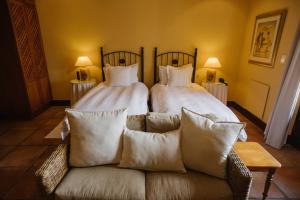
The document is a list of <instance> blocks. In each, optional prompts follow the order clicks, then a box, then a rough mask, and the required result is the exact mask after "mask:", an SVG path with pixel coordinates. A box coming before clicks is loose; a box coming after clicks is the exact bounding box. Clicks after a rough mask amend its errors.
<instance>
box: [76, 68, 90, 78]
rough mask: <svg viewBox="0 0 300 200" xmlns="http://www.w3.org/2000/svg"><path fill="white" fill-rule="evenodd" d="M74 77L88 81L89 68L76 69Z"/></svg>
mask: <svg viewBox="0 0 300 200" xmlns="http://www.w3.org/2000/svg"><path fill="white" fill-rule="evenodd" d="M76 78H77V80H79V81H88V80H89V79H90V73H89V70H88V69H86V68H80V69H78V70H77V71H76Z"/></svg>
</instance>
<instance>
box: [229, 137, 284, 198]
mask: <svg viewBox="0 0 300 200" xmlns="http://www.w3.org/2000/svg"><path fill="white" fill-rule="evenodd" d="M234 151H235V152H236V153H237V154H238V155H239V157H240V159H241V160H242V161H243V162H244V163H245V165H246V166H247V167H248V169H249V170H250V171H261V172H264V171H267V172H268V174H267V177H266V182H265V188H264V192H263V199H266V198H267V196H268V191H269V188H270V185H271V181H272V179H273V175H274V173H275V172H276V169H277V168H280V167H281V164H280V162H278V161H277V160H276V159H275V158H274V157H273V156H272V155H271V154H270V153H269V152H268V151H267V150H265V149H264V148H263V147H262V146H261V145H260V144H258V143H257V142H237V143H236V144H235V145H234Z"/></svg>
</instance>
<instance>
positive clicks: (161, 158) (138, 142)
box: [119, 129, 186, 172]
mask: <svg viewBox="0 0 300 200" xmlns="http://www.w3.org/2000/svg"><path fill="white" fill-rule="evenodd" d="M119 166H120V167H125V168H133V169H143V170H150V171H177V172H186V171H185V168H184V165H183V163H182V159H181V152H180V131H179V129H177V130H175V131H170V132H166V133H150V132H142V131H133V130H129V129H126V130H125V131H124V136H123V153H122V160H121V162H120V165H119Z"/></svg>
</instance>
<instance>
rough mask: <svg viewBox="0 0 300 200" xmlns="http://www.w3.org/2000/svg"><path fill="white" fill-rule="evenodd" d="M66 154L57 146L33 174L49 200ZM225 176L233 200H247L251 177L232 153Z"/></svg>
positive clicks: (65, 149) (65, 148)
mask: <svg viewBox="0 0 300 200" xmlns="http://www.w3.org/2000/svg"><path fill="white" fill-rule="evenodd" d="M68 152H69V151H68V145H67V144H61V145H59V146H58V147H57V148H56V150H55V151H54V152H53V153H52V154H51V155H50V157H49V158H48V159H47V160H46V161H45V162H44V163H43V165H42V166H41V167H40V168H39V169H38V170H37V171H36V173H35V175H36V177H37V179H38V184H39V186H40V188H41V190H42V192H43V193H44V194H45V195H46V196H47V197H48V198H49V199H54V195H53V193H54V191H55V188H56V187H57V185H58V184H59V183H60V182H61V180H62V179H63V178H64V176H65V175H66V173H67V172H68ZM227 174H228V184H229V185H230V187H231V190H232V192H233V197H234V199H235V200H242V199H248V195H249V190H250V186H251V182H252V175H251V173H250V171H249V170H248V168H247V167H246V166H245V165H244V164H243V163H242V161H241V160H240V158H239V157H238V155H237V154H236V153H235V152H234V151H232V152H231V153H230V155H229V157H228V166H227Z"/></svg>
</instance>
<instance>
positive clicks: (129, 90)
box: [73, 82, 148, 115]
mask: <svg viewBox="0 0 300 200" xmlns="http://www.w3.org/2000/svg"><path fill="white" fill-rule="evenodd" d="M147 101H148V88H147V87H146V86H145V84H143V83H141V82H137V83H133V84H131V85H130V86H126V87H111V86H107V85H106V84H105V83H100V84H99V85H97V86H96V87H94V88H93V89H92V90H90V91H89V92H88V93H87V94H86V95H84V96H83V97H82V98H81V99H80V100H79V101H78V102H77V103H76V104H75V105H74V106H73V108H74V109H77V110H81V111H112V110H116V109H122V108H128V115H141V114H146V113H147V112H148V105H147Z"/></svg>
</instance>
